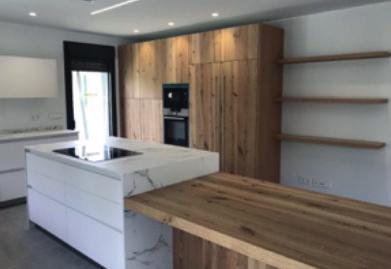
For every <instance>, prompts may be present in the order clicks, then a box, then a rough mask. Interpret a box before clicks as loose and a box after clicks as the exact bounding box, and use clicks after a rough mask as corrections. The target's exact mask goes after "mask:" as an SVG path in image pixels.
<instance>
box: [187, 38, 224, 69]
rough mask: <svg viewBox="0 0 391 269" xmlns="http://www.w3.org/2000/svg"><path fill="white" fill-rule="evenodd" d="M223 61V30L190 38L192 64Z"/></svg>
mask: <svg viewBox="0 0 391 269" xmlns="http://www.w3.org/2000/svg"><path fill="white" fill-rule="evenodd" d="M220 61H221V30H216V31H209V32H203V33H197V34H192V35H191V36H190V63H191V64H204V63H216V62H220Z"/></svg>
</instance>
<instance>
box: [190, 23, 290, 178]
mask: <svg viewBox="0 0 391 269" xmlns="http://www.w3.org/2000/svg"><path fill="white" fill-rule="evenodd" d="M219 32H221V34H219V35H220V38H221V40H222V41H221V44H222V47H221V55H222V58H221V59H220V60H219V61H215V62H214V63H208V64H193V65H191V67H190V77H191V80H190V84H191V85H190V91H191V94H190V98H191V99H190V101H191V104H192V107H191V118H190V126H191V135H192V136H191V141H192V143H191V144H192V146H193V147H196V148H199V149H206V150H214V151H218V152H220V154H221V169H222V171H225V172H230V173H234V174H239V175H245V176H251V177H256V178H261V179H265V180H270V181H275V182H278V181H279V166H280V143H279V141H277V140H276V139H275V135H276V134H278V133H279V132H280V128H281V105H280V104H279V103H277V102H275V99H276V98H278V97H279V96H281V94H282V68H281V65H279V64H278V63H277V61H278V59H279V57H281V56H282V52H283V32H282V30H280V29H277V28H274V27H270V26H265V25H249V26H240V27H234V28H229V29H223V30H219ZM199 35H200V34H198V36H195V35H193V36H192V38H193V39H194V38H195V37H197V38H199ZM210 37H211V34H210V33H208V38H209V39H208V40H206V41H204V42H205V43H204V44H209V45H210V44H212V42H211V41H210ZM208 60H210V59H208Z"/></svg>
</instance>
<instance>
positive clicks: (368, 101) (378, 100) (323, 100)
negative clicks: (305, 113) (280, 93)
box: [276, 96, 388, 105]
mask: <svg viewBox="0 0 391 269" xmlns="http://www.w3.org/2000/svg"><path fill="white" fill-rule="evenodd" d="M276 101H277V102H292V103H293V102H297V103H330V104H369V105H370V104H374V105H375V104H386V103H388V99H387V98H350V97H349V98H346V97H299V96H286V97H282V98H278V99H276Z"/></svg>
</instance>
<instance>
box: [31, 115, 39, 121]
mask: <svg viewBox="0 0 391 269" xmlns="http://www.w3.org/2000/svg"><path fill="white" fill-rule="evenodd" d="M40 118H41V116H39V114H34V115H31V120H32V121H39V119H40Z"/></svg>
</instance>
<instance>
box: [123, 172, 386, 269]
mask: <svg viewBox="0 0 391 269" xmlns="http://www.w3.org/2000/svg"><path fill="white" fill-rule="evenodd" d="M125 207H126V208H127V209H128V210H131V211H133V212H137V213H139V214H144V215H145V216H148V217H151V218H154V219H155V220H157V221H161V222H162V223H166V224H168V225H170V226H172V227H174V228H176V229H177V230H175V232H174V260H175V261H174V264H175V266H174V268H175V269H200V268H213V269H265V268H270V269H271V268H279V269H315V268H318V269H320V268H322V269H364V268H368V269H386V268H391V208H389V207H384V206H379V205H374V204H369V203H365V202H360V201H356V200H351V199H346V198H341V197H336V196H331V195H325V194H320V193H314V192H309V191H304V190H299V189H294V188H289V187H284V186H281V185H277V184H273V183H269V182H264V181H260V180H255V179H251V178H245V177H241V176H235V175H231V174H224V173H220V174H214V175H209V176H205V177H202V178H198V179H195V180H191V181H187V182H183V183H180V184H177V185H174V186H170V187H167V188H164V189H160V190H156V191H152V192H148V193H144V194H141V195H137V196H134V197H130V198H128V199H126V202H125Z"/></svg>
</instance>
